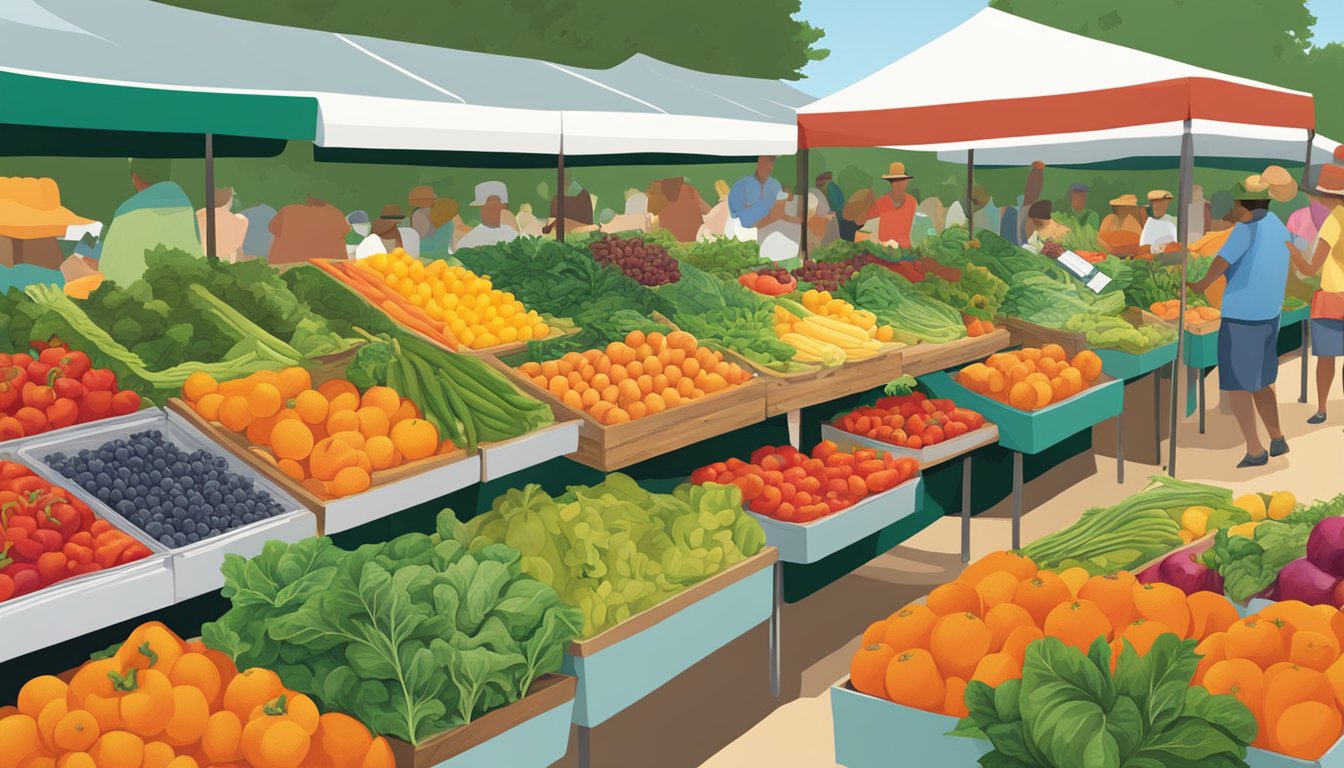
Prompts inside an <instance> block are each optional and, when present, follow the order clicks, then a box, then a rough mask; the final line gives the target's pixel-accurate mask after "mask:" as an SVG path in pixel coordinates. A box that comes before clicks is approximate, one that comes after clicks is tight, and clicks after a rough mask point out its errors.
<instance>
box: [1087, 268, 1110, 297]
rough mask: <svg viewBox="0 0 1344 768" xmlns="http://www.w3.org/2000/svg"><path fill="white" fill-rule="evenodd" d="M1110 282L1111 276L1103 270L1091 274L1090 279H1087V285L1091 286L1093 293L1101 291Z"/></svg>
mask: <svg viewBox="0 0 1344 768" xmlns="http://www.w3.org/2000/svg"><path fill="white" fill-rule="evenodd" d="M1110 284H1111V278H1109V277H1107V276H1106V274H1105V273H1103V272H1098V273H1097V274H1095V275H1093V276H1092V279H1091V280H1088V281H1087V287H1088V288H1091V289H1092V292H1093V293H1101V292H1102V290H1103V289H1105V288H1106V286H1108V285H1110Z"/></svg>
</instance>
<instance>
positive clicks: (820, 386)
mask: <svg viewBox="0 0 1344 768" xmlns="http://www.w3.org/2000/svg"><path fill="white" fill-rule="evenodd" d="M903 349H906V348H905V347H903V346H901V345H897V344H891V345H888V346H887V347H886V348H885V349H883V350H882V351H881V352H879V353H878V354H877V355H875V356H873V357H870V358H867V359H866V360H856V361H854V362H852V363H845V364H844V365H837V366H834V367H832V368H820V369H817V370H815V371H803V372H801V373H779V372H778V371H772V370H770V369H769V368H766V367H764V366H761V365H757V364H756V363H754V362H752V361H751V360H749V359H747V358H744V357H742V356H741V355H739V354H737V353H735V352H732V351H728V352H724V356H725V357H728V358H730V359H732V360H733V361H734V362H736V363H737V364H738V365H740V366H742V367H744V368H747V369H748V370H751V371H755V372H756V374H757V375H758V376H759V377H760V379H761V382H762V383H763V384H764V385H765V415H766V416H778V415H780V414H781V413H788V412H789V411H794V410H798V409H800V408H806V407H807V406H809V405H816V404H818V403H824V402H827V401H828V400H834V399H836V398H837V397H844V396H846V395H853V394H858V393H860V392H867V391H868V390H870V389H872V388H874V387H880V386H882V385H883V384H886V383H887V382H889V381H891V380H892V379H895V378H897V377H899V376H900V375H901V352H902V350H903Z"/></svg>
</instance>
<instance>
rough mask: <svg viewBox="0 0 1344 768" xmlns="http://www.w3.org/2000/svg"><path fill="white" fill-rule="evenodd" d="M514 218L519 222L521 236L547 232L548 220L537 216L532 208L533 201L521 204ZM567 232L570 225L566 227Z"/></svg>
mask: <svg viewBox="0 0 1344 768" xmlns="http://www.w3.org/2000/svg"><path fill="white" fill-rule="evenodd" d="M566 210H568V209H566ZM513 218H514V221H517V222H518V236H519V237H541V236H542V235H544V234H545V230H546V225H547V222H545V221H542V220H541V219H539V218H537V214H536V213H535V212H533V210H532V204H531V203H522V204H520V205H519V206H518V213H517V214H515V215H514V217H513ZM565 232H566V233H568V232H569V228H568V227H566V228H565Z"/></svg>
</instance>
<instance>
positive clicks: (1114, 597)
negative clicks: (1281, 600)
mask: <svg viewBox="0 0 1344 768" xmlns="http://www.w3.org/2000/svg"><path fill="white" fill-rule="evenodd" d="M1078 597H1079V598H1080V599H1082V600H1090V601H1092V603H1094V604H1095V605H1096V606H1097V607H1098V608H1100V609H1101V612H1102V613H1104V614H1106V620H1107V621H1109V622H1110V624H1111V629H1113V630H1119V629H1121V628H1123V627H1127V626H1129V623H1130V622H1132V621H1133V620H1134V590H1133V589H1132V588H1131V587H1130V586H1129V585H1128V584H1126V583H1125V582H1124V581H1123V580H1122V579H1121V578H1120V577H1119V576H1116V575H1108V576H1093V577H1092V578H1090V579H1088V580H1087V581H1086V582H1085V583H1084V584H1083V586H1082V587H1080V588H1079V589H1078ZM1224 602H1226V601H1224Z"/></svg>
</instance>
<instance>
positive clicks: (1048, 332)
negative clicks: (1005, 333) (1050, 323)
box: [1003, 317, 1088, 358]
mask: <svg viewBox="0 0 1344 768" xmlns="http://www.w3.org/2000/svg"><path fill="white" fill-rule="evenodd" d="M1003 325H1004V327H1005V328H1007V329H1008V330H1009V331H1010V332H1012V334H1013V338H1014V339H1016V340H1017V341H1018V342H1019V343H1020V344H1021V345H1022V346H1024V347H1043V346H1045V345H1046V344H1058V345H1059V346H1061V347H1063V348H1064V354H1065V355H1067V356H1068V357H1070V358H1072V357H1073V356H1074V355H1076V354H1078V353H1079V352H1082V351H1083V350H1084V349H1087V348H1088V346H1087V334H1085V333H1080V332H1077V331H1063V330H1060V329H1058V328H1047V327H1045V326H1043V325H1037V324H1036V323H1032V322H1028V321H1026V320H1023V319H1021V318H1017V317H1010V318H1007V319H1005V320H1004V321H1003Z"/></svg>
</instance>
